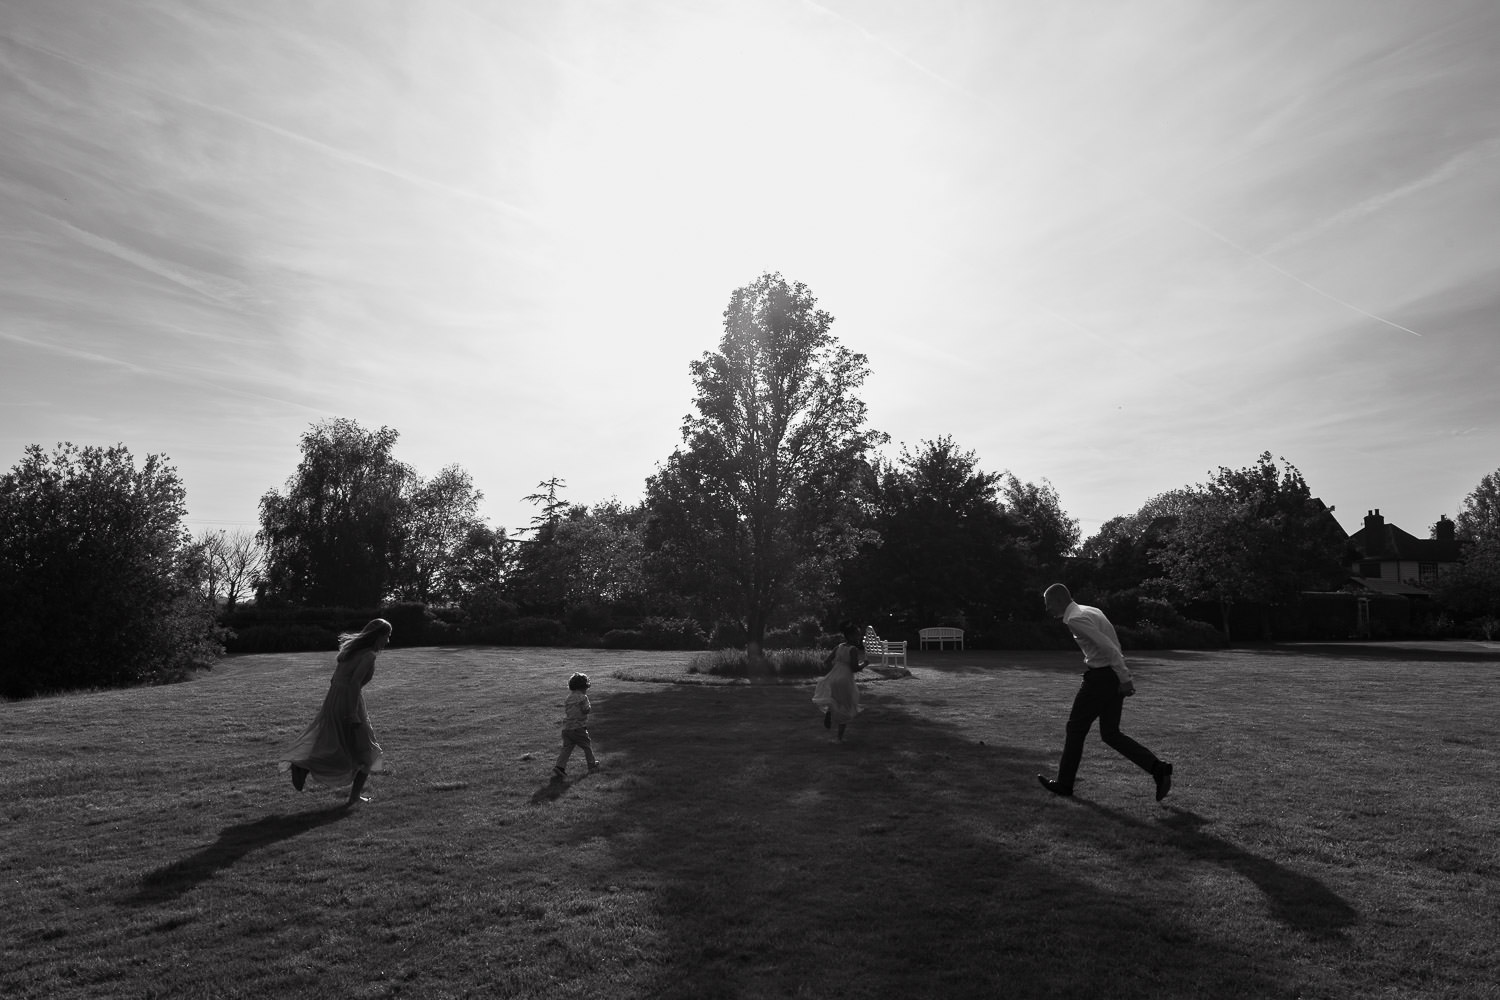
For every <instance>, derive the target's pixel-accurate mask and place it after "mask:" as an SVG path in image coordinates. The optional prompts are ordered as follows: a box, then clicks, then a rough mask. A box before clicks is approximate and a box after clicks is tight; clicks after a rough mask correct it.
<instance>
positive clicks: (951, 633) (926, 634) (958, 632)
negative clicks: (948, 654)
mask: <svg viewBox="0 0 1500 1000" xmlns="http://www.w3.org/2000/svg"><path fill="white" fill-rule="evenodd" d="M917 636H918V639H919V641H920V643H921V648H922V649H926V648H927V646H928V644H929V643H933V642H935V643H937V648H938V649H946V648H947V645H948V643H950V642H956V643H958V648H959V649H963V648H964V630H963V629H961V628H948V627H947V626H939V627H937V628H924V629H922V630H921V631H919V632H918V633H917Z"/></svg>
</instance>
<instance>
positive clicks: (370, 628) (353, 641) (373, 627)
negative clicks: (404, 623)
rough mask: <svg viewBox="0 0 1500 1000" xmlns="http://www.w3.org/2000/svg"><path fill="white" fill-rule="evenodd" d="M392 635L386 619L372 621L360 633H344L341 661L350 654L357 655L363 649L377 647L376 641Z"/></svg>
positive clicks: (340, 640)
mask: <svg viewBox="0 0 1500 1000" xmlns="http://www.w3.org/2000/svg"><path fill="white" fill-rule="evenodd" d="M390 634H391V623H390V622H388V621H386V620H385V619H384V618H376V619H374V620H372V621H371V622H370V623H369V624H368V625H366V626H365V627H364V628H362V629H360V630H359V631H358V632H344V633H341V634H340V635H339V659H341V660H342V659H343V658H344V657H346V656H348V655H349V654H350V653H357V652H359V651H360V650H361V649H369V648H370V647H371V646H373V645H375V640H376V639H379V638H380V637H381V636H383V635H390Z"/></svg>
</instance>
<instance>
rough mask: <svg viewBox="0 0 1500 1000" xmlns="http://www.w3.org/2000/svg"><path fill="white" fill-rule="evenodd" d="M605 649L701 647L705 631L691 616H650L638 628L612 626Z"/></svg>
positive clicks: (605, 642) (606, 638) (605, 634)
mask: <svg viewBox="0 0 1500 1000" xmlns="http://www.w3.org/2000/svg"><path fill="white" fill-rule="evenodd" d="M603 644H604V648H605V649H702V648H703V647H704V639H703V631H702V629H700V628H699V627H698V623H697V622H695V621H693V620H692V619H691V618H647V619H645V620H643V621H642V622H641V627H640V628H638V629H623V628H617V629H610V630H609V631H608V632H606V633H604V638H603Z"/></svg>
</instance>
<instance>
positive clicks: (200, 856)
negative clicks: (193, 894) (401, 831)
mask: <svg viewBox="0 0 1500 1000" xmlns="http://www.w3.org/2000/svg"><path fill="white" fill-rule="evenodd" d="M348 815H349V810H348V809H347V808H346V807H344V806H341V805H340V806H333V807H330V808H327V809H315V810H312V811H309V812H301V813H292V814H290V815H286V816H283V815H274V816H266V817H264V818H262V819H258V820H255V821H253V822H250V823H238V824H236V825H234V826H226V827H225V828H224V829H222V830H220V831H219V838H218V839H217V840H215V841H214V842H213V843H212V844H209V845H208V846H207V847H204V848H202V849H201V850H198V851H195V852H194V853H193V854H190V855H188V856H187V857H185V858H182V859H181V860H179V861H174V862H172V863H171V864H169V865H166V866H165V867H162V868H158V869H156V870H155V871H152V872H148V873H147V874H146V875H145V876H144V877H142V879H141V884H140V885H139V886H138V887H137V888H136V890H135V892H134V893H132V894H131V895H130V896H129V897H127V898H126V899H125V902H126V903H127V904H130V905H136V906H139V905H146V904H150V903H159V902H163V901H165V900H169V899H174V898H176V897H177V896H180V895H182V894H183V893H185V892H187V891H188V890H189V889H191V888H193V887H194V886H196V885H198V884H199V883H201V882H203V881H205V880H206V879H208V878H210V877H212V875H213V874H214V873H215V872H218V871H222V870H223V869H225V868H229V867H230V866H232V865H234V864H235V863H236V862H237V861H239V860H240V859H241V858H243V857H244V856H245V855H247V854H249V853H251V852H252V851H256V850H259V849H260V848H262V847H268V846H270V845H271V844H274V843H277V842H278V841H282V840H290V839H291V838H292V837H296V836H298V835H299V834H303V833H306V832H307V831H308V830H314V829H317V828H318V827H320V826H324V825H325V824H328V823H335V822H337V821H339V820H341V819H343V818H344V817H345V816H348Z"/></svg>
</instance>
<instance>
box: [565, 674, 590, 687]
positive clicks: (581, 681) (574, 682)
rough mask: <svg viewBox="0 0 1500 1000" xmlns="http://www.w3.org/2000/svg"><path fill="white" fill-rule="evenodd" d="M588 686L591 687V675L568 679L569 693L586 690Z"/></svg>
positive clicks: (575, 675)
mask: <svg viewBox="0 0 1500 1000" xmlns="http://www.w3.org/2000/svg"><path fill="white" fill-rule="evenodd" d="M588 686H589V675H588V674H574V675H573V676H572V677H569V678H568V690H569V691H582V690H583V689H584V688H586V687H588Z"/></svg>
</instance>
